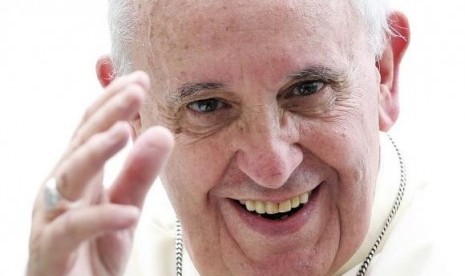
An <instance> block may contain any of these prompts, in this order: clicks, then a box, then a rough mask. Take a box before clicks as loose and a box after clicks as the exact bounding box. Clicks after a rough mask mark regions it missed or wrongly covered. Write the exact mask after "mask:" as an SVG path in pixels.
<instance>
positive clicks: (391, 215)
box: [357, 135, 407, 276]
mask: <svg viewBox="0 0 465 276" xmlns="http://www.w3.org/2000/svg"><path fill="white" fill-rule="evenodd" d="M388 137H389V140H390V141H391V143H392V145H393V146H394V149H395V150H396V153H397V157H398V158H399V165H400V185H399V191H398V192H397V196H396V201H394V205H393V206H392V209H391V212H390V213H389V216H388V218H387V219H386V222H385V223H384V227H383V230H382V231H381V233H380V234H379V236H378V239H376V242H375V244H374V245H373V247H372V248H371V251H370V253H368V256H367V257H366V258H365V261H364V262H363V263H362V265H361V266H360V269H359V270H358V272H357V276H364V275H365V274H366V272H367V270H368V266H369V265H370V263H371V260H372V259H373V256H374V255H375V252H376V250H377V249H378V247H379V244H380V243H381V240H382V239H383V237H384V235H385V234H386V231H387V229H388V228H389V225H391V223H392V220H393V219H394V216H395V215H396V213H397V210H399V207H400V203H401V202H402V199H403V198H404V193H405V187H406V186H407V175H406V170H405V166H404V159H403V158H402V154H401V153H400V150H399V148H398V147H397V145H396V143H395V142H394V139H392V137H391V136H389V135H388Z"/></svg>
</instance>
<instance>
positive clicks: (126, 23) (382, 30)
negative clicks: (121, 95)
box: [108, 0, 390, 76]
mask: <svg viewBox="0 0 465 276" xmlns="http://www.w3.org/2000/svg"><path fill="white" fill-rule="evenodd" d="M350 1H351V2H352V5H353V6H354V8H355V9H356V10H357V12H358V13H359V15H360V18H361V20H362V22H363V24H365V27H366V31H367V32H368V37H369V38H370V41H368V43H369V47H370V49H371V50H372V51H373V53H374V54H375V56H376V58H377V59H378V58H379V57H380V55H381V53H382V50H383V48H384V45H385V43H386V39H387V36H388V34H390V29H389V24H388V15H389V0H350ZM108 19H109V26H110V37H111V51H112V53H111V54H112V60H113V64H114V66H115V74H116V75H118V76H121V75H124V74H128V73H130V72H132V71H133V70H134V68H133V63H132V59H131V56H130V49H131V42H134V40H135V36H136V34H137V29H136V27H137V20H138V15H137V11H136V10H135V4H134V1H133V0H109V10H108Z"/></svg>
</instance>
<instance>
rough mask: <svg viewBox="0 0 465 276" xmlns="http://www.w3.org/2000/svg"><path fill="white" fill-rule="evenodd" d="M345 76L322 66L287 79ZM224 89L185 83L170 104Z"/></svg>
mask: <svg viewBox="0 0 465 276" xmlns="http://www.w3.org/2000/svg"><path fill="white" fill-rule="evenodd" d="M345 75H346V73H345V72H343V71H340V70H334V69H331V68H328V67H324V66H313V67H308V68H305V69H303V70H300V71H297V72H294V73H291V74H289V75H288V79H290V80H291V81H292V80H294V81H295V80H300V79H304V78H311V77H313V78H322V79H324V80H331V81H338V80H340V79H342V78H343V77H344V76H345ZM224 87H225V85H224V84H223V83H220V82H198V83H186V84H183V85H181V86H180V87H178V88H177V89H176V93H175V94H174V95H172V97H170V98H171V99H170V102H178V101H182V99H184V98H187V97H189V96H192V95H194V94H196V93H198V92H200V91H204V90H219V89H223V88H224Z"/></svg>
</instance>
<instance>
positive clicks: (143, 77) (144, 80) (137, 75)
mask: <svg viewBox="0 0 465 276" xmlns="http://www.w3.org/2000/svg"><path fill="white" fill-rule="evenodd" d="M132 83H136V84H138V85H140V86H142V87H143V88H144V89H145V90H146V91H147V90H149V89H150V78H149V76H148V75H147V74H146V73H145V72H143V71H135V72H133V73H131V74H129V75H125V76H122V77H119V78H116V79H115V80H114V81H113V82H111V83H110V85H108V87H106V88H105V93H103V95H102V96H101V97H99V98H98V99H97V100H96V101H95V102H94V103H93V104H92V105H91V106H90V107H89V108H88V109H87V111H86V112H85V114H84V116H83V118H82V120H81V123H80V125H79V126H78V129H79V128H80V127H81V126H82V125H83V124H84V123H86V122H87V121H88V120H89V118H91V117H92V115H94V114H95V112H96V111H97V110H98V109H100V108H101V107H102V106H103V105H104V104H105V103H106V102H107V101H108V100H109V99H111V98H112V97H114V96H115V95H116V94H118V93H119V92H121V91H122V90H124V89H125V88H126V87H127V86H128V85H130V84H132Z"/></svg>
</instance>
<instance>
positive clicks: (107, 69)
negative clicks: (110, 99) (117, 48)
mask: <svg viewBox="0 0 465 276" xmlns="http://www.w3.org/2000/svg"><path fill="white" fill-rule="evenodd" d="M95 71H96V73H97V78H98V80H99V82H100V85H101V86H102V87H103V88H105V87H107V86H108V85H109V84H110V83H111V82H112V81H113V80H114V78H115V74H114V73H115V70H114V66H113V61H112V60H111V57H110V56H102V57H100V58H99V59H98V60H97V64H96V65H95Z"/></svg>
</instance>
